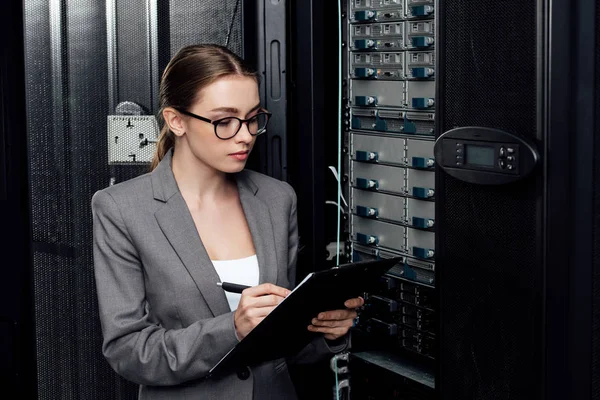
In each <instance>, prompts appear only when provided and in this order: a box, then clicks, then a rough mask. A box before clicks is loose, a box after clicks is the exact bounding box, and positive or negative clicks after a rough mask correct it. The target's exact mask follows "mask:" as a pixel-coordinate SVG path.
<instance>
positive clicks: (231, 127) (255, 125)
mask: <svg viewBox="0 0 600 400" xmlns="http://www.w3.org/2000/svg"><path fill="white" fill-rule="evenodd" d="M176 110H177V111H179V112H180V113H182V114H185V115H188V116H190V117H192V118H196V119H199V120H200V121H204V122H208V123H210V124H213V125H214V127H215V135H217V137H218V138H219V139H222V140H227V139H231V138H232V137H234V136H235V135H237V133H238V132H239V131H240V128H241V127H242V124H246V126H247V127H248V132H250V135H252V136H258V135H260V134H261V133H264V132H265V131H266V130H267V124H268V123H269V118H270V117H271V115H272V114H271V113H270V112H268V111H261V112H259V113H257V114H256V115H253V116H252V117H250V118H248V119H241V118H238V117H225V118H219V119H214V120H211V119H208V118H204V117H201V116H199V115H196V114H194V113H191V112H189V111H186V110H182V109H179V108H176Z"/></svg>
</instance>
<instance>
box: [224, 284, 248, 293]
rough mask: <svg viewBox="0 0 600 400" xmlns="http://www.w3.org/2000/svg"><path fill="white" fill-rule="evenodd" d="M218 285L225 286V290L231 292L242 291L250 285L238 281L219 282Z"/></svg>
mask: <svg viewBox="0 0 600 400" xmlns="http://www.w3.org/2000/svg"><path fill="white" fill-rule="evenodd" d="M217 286H220V287H222V288H223V290H224V291H226V292H230V293H242V291H243V290H244V289H248V288H249V287H250V286H246V285H238V284H237V283H230V282H217Z"/></svg>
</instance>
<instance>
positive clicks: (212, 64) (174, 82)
mask: <svg viewBox="0 0 600 400" xmlns="http://www.w3.org/2000/svg"><path fill="white" fill-rule="evenodd" d="M231 75H238V76H248V77H251V78H254V79H255V80H256V82H257V83H258V82H259V75H258V73H257V72H256V70H255V69H254V68H252V67H251V66H249V65H248V64H247V63H246V62H244V60H242V59H241V58H240V57H239V56H237V55H236V54H234V53H232V52H231V51H230V50H229V49H227V48H226V47H223V46H219V45H216V44H198V45H192V46H186V47H183V48H182V49H180V50H179V51H178V52H177V54H175V55H174V56H173V58H172V59H171V61H169V64H167V67H166V68H165V71H164V72H163V74H162V78H161V81H160V111H159V116H158V117H159V121H160V123H161V124H162V128H161V130H160V135H159V137H158V142H157V143H156V152H155V153H154V157H153V159H152V164H151V165H150V170H153V169H154V168H156V166H157V165H158V163H159V162H160V160H162V159H163V157H164V156H165V154H167V152H168V151H169V150H170V149H171V148H172V147H173V146H174V145H175V135H174V134H173V132H171V129H170V128H169V125H168V124H167V123H166V122H165V120H164V117H163V110H164V109H165V108H166V107H174V108H179V109H183V110H187V109H188V108H189V107H191V105H192V104H193V103H194V102H195V101H196V100H197V99H198V98H197V97H198V93H199V92H200V90H201V89H202V88H204V87H206V86H208V85H210V84H211V83H213V82H214V81H216V80H217V79H219V78H222V77H224V76H231Z"/></svg>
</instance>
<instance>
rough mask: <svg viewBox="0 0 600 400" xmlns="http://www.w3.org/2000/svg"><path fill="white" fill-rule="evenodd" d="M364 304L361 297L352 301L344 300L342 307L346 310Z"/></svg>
mask: <svg viewBox="0 0 600 400" xmlns="http://www.w3.org/2000/svg"><path fill="white" fill-rule="evenodd" d="M364 304H365V300H364V299H363V298H362V297H356V298H353V299H349V300H346V302H345V303H344V305H345V306H346V307H348V308H358V307H362V306H363V305H364Z"/></svg>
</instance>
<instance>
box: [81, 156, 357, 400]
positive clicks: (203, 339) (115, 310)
mask: <svg viewBox="0 0 600 400" xmlns="http://www.w3.org/2000/svg"><path fill="white" fill-rule="evenodd" d="M171 160H172V151H169V152H168V154H167V155H166V156H165V157H164V158H163V160H162V161H161V162H160V164H159V165H158V167H157V168H156V169H155V170H154V171H153V172H151V173H148V174H145V175H142V176H139V177H137V178H134V179H132V180H129V181H126V182H123V183H120V184H117V185H114V186H111V187H108V188H106V189H103V190H100V191H98V192H96V193H95V194H94V196H93V198H92V212H93V217H94V272H95V278H96V288H97V292H98V304H99V312H100V321H101V325H102V333H103V337H104V341H103V345H102V351H103V354H104V356H105V357H106V359H107V360H108V362H109V363H110V365H111V366H112V367H113V368H114V370H115V371H116V372H117V373H119V374H120V375H122V376H123V377H125V378H126V379H128V380H131V381H133V382H136V383H138V384H140V392H139V398H140V399H169V400H175V399H211V400H212V399H229V400H234V399H235V400H237V399H248V400H249V399H253V398H254V399H294V398H296V393H295V390H294V387H293V384H292V382H291V379H290V376H289V373H288V370H287V363H288V362H314V361H317V360H318V359H319V358H322V357H324V356H327V355H331V354H332V353H335V352H339V351H342V350H344V348H345V347H346V344H347V342H346V343H345V344H342V345H340V346H337V347H334V348H330V347H329V346H328V345H327V342H326V341H325V340H324V339H323V337H322V336H320V337H318V339H316V340H314V341H313V342H312V343H311V344H310V345H309V346H307V347H306V348H305V349H303V350H302V351H301V352H300V353H299V354H298V355H297V356H296V357H294V359H292V360H290V359H288V360H284V359H278V360H273V361H269V362H266V363H263V364H261V365H258V366H256V367H252V368H249V369H244V370H240V371H238V372H237V373H236V374H231V375H229V376H225V377H222V378H219V379H213V378H209V379H207V380H202V379H201V378H203V377H204V376H205V375H206V374H207V372H208V370H209V369H210V368H211V367H212V366H214V365H215V364H216V363H217V362H218V361H219V360H220V359H221V357H223V356H224V355H225V354H226V353H227V352H228V351H229V350H230V349H231V348H232V347H233V346H234V345H235V344H236V343H237V339H236V336H235V328H234V323H233V312H231V311H230V309H229V305H228V303H227V299H226V297H225V293H224V292H223V290H222V289H220V288H219V287H218V286H217V285H216V283H217V282H218V281H219V276H218V275H217V272H216V271H215V269H214V268H213V265H212V263H211V261H210V259H209V257H208V254H207V253H206V250H205V248H204V246H203V245H202V242H201V240H200V237H199V235H198V231H197V230H196V227H195V225H194V221H193V219H192V216H191V214H190V212H189V209H188V207H187V204H186V203H185V201H184V199H183V197H182V195H181V193H180V192H179V189H178V187H177V182H176V181H175V177H174V176H173V171H172V169H171ZM235 178H236V182H237V185H238V189H239V194H240V199H241V203H242V206H243V209H244V213H245V215H246V218H247V220H248V225H249V227H250V231H251V233H252V238H253V241H254V246H255V248H256V253H257V257H258V263H259V269H260V278H259V281H260V283H265V282H271V283H275V284H277V285H279V286H283V287H286V288H292V287H293V286H294V280H295V273H296V253H297V248H298V229H297V219H296V195H295V193H294V190H293V189H292V187H291V186H290V185H288V184H287V183H285V182H281V181H278V180H276V179H273V178H270V177H268V176H265V175H262V174H259V173H256V172H253V171H248V170H245V171H242V172H240V173H238V174H236V176H235ZM224 240H226V239H224Z"/></svg>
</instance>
